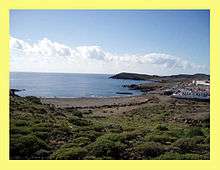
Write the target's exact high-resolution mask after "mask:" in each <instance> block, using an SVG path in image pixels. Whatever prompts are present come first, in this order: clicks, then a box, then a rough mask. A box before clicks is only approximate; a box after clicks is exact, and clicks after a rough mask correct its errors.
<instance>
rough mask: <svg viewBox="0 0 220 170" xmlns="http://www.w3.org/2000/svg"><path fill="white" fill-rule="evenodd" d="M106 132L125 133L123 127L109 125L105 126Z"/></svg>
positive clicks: (113, 124)
mask: <svg viewBox="0 0 220 170" xmlns="http://www.w3.org/2000/svg"><path fill="white" fill-rule="evenodd" d="M105 129H106V131H109V132H114V133H120V132H122V131H123V129H122V127H121V126H120V125H119V124H115V123H109V124H107V125H106V126H105Z"/></svg>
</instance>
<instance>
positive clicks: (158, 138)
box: [145, 134, 176, 144]
mask: <svg viewBox="0 0 220 170" xmlns="http://www.w3.org/2000/svg"><path fill="white" fill-rule="evenodd" d="M145 140H146V141H150V142H159V143H161V144H171V143H173V142H174V141H176V138H175V137H170V136H168V135H165V134H164V135H149V136H145Z"/></svg>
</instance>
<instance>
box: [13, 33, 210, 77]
mask: <svg viewBox="0 0 220 170" xmlns="http://www.w3.org/2000/svg"><path fill="white" fill-rule="evenodd" d="M10 51H11V71H32V72H71V73H112V74H114V73H118V72H122V71H123V72H138V73H146V74H158V75H167V74H179V73H189V74H192V73H198V72H200V73H208V72H209V67H208V66H206V65H199V64H196V63H193V62H191V61H187V60H184V59H182V58H181V57H177V56H172V55H169V54H162V53H148V54H142V55H139V54H120V55H119V54H113V53H111V52H108V51H106V50H104V49H102V48H101V47H100V46H79V47H74V48H73V47H69V46H66V45H64V44H61V43H57V42H53V41H51V40H49V39H47V38H44V39H42V40H40V41H38V42H36V43H28V42H25V41H23V40H21V39H17V38H14V37H11V38H10Z"/></svg>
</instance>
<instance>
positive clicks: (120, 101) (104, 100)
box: [40, 95, 149, 109]
mask: <svg viewBox="0 0 220 170" xmlns="http://www.w3.org/2000/svg"><path fill="white" fill-rule="evenodd" d="M40 100H41V102H42V103H44V104H52V105H55V106H57V107H62V108H88V109H89V108H100V107H108V106H112V107H117V106H118V107H123V106H132V105H140V104H143V103H146V102H148V100H149V96H148V95H138V96H115V97H112V96H111V97H80V98H40Z"/></svg>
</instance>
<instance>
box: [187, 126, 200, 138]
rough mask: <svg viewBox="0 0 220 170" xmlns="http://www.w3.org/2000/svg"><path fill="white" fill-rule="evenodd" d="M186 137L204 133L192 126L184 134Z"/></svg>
mask: <svg viewBox="0 0 220 170" xmlns="http://www.w3.org/2000/svg"><path fill="white" fill-rule="evenodd" d="M186 136H187V137H190V138H191V137H194V136H204V133H203V132H202V130H201V128H199V127H194V128H191V129H190V130H189V131H188V133H187V134H186Z"/></svg>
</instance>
